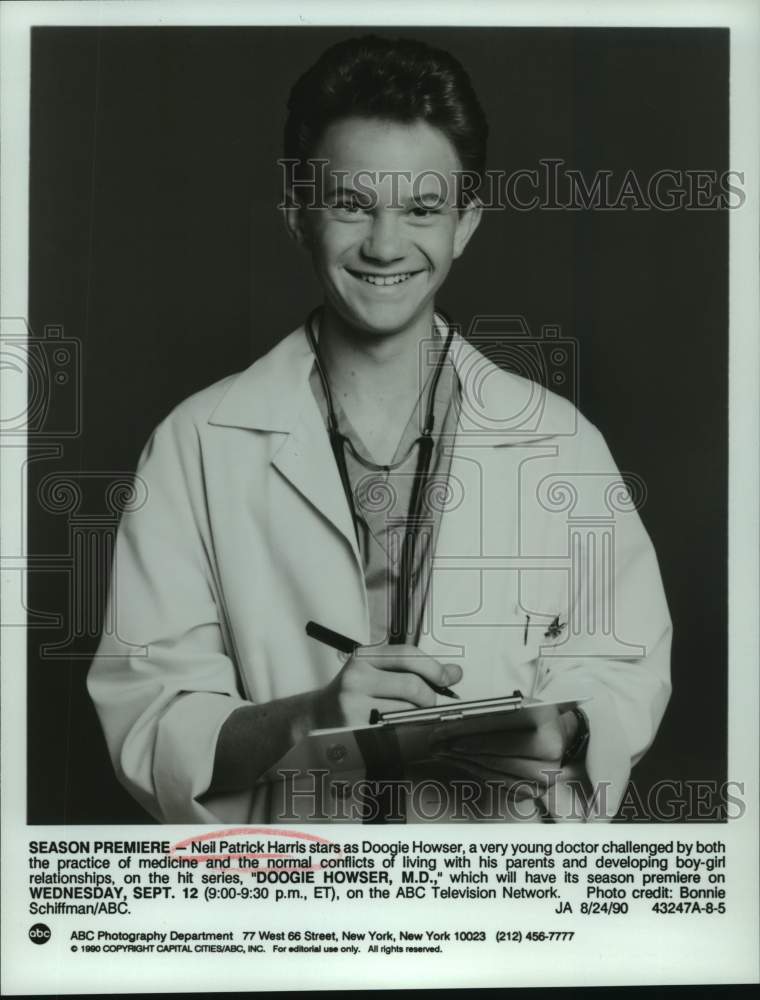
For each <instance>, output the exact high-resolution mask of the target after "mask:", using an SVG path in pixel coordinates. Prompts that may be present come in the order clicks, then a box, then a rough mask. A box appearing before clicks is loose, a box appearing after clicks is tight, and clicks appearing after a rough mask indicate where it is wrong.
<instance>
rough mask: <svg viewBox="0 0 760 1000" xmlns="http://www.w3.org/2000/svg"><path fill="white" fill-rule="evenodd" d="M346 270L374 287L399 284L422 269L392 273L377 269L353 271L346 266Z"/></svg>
mask: <svg viewBox="0 0 760 1000" xmlns="http://www.w3.org/2000/svg"><path fill="white" fill-rule="evenodd" d="M346 270H347V271H348V273H349V274H350V275H351V277H352V278H357V279H358V280H360V281H363V282H365V283H366V284H368V285H375V286H376V287H384V286H388V285H401V284H403V283H404V282H406V281H408V280H409V279H410V278H413V277H414V276H415V275H417V274H422V270H418V271H396V272H394V273H392V274H387V273H382V272H379V271H354V270H352V269H351V268H350V267H347V268H346Z"/></svg>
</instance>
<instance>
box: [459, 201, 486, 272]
mask: <svg viewBox="0 0 760 1000" xmlns="http://www.w3.org/2000/svg"><path fill="white" fill-rule="evenodd" d="M482 216H483V205H482V203H481V202H480V201H478V199H477V198H473V199H472V201H469V202H468V203H467V204H466V205H465V206H464V208H460V210H459V218H458V219H457V227H456V230H455V231H454V254H453V256H454V259H456V258H457V257H459V256H461V254H462V253H464V248H465V247H466V246H467V244H468V243H469V242H470V238H471V237H472V234H473V233H474V232H475V230H476V229H477V228H478V226H479V225H480V220H481V218H482Z"/></svg>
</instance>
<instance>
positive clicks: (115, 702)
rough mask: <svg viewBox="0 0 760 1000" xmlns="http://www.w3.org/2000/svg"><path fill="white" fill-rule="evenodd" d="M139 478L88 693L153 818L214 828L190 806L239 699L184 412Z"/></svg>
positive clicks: (206, 809) (203, 786)
mask: <svg viewBox="0 0 760 1000" xmlns="http://www.w3.org/2000/svg"><path fill="white" fill-rule="evenodd" d="M137 476H138V477H139V484H140V486H141V488H143V487H144V490H145V493H146V495H145V497H144V501H143V502H142V504H141V506H139V509H135V510H132V511H127V512H126V513H124V515H123V517H122V521H121V524H120V527H119V531H118V535H117V540H116V545H115V552H114V558H113V566H112V573H111V586H110V593H109V598H108V609H107V613H106V619H105V620H106V622H107V623H109V625H108V627H107V628H106V629H104V633H103V635H102V638H101V641H100V644H99V647H98V650H97V653H96V656H95V658H94V661H93V663H92V666H91V668H90V672H89V676H88V682H87V683H88V689H89V692H90V695H91V697H92V699H93V701H94V703H95V707H96V709H97V712H98V715H99V718H100V721H101V724H102V727H103V731H104V734H105V737H106V742H107V744H108V749H109V752H110V755H111V759H112V762H113V765H114V769H115V771H116V775H117V777H118V778H119V780H120V781H121V783H122V784H123V785H124V786H125V787H126V788H127V790H128V791H129V792H130V793H131V794H132V795H133V796H134V797H135V798H136V799H137V800H138V802H140V804H141V805H142V806H143V807H144V808H145V809H147V810H148V812H150V813H151V814H152V815H153V816H154V817H156V818H157V819H158V820H159V821H161V822H167V823H168V822H175V823H183V822H196V821H200V822H213V821H215V820H216V816H215V815H214V813H213V811H212V808H213V803H209V802H208V801H207V802H206V805H201V804H200V803H199V801H198V798H199V797H200V796H202V795H203V793H204V792H205V791H206V790H207V789H208V786H209V783H210V781H211V774H212V770H213V763H214V755H215V749H216V741H217V738H218V735H219V731H220V729H221V727H222V725H223V723H224V722H225V720H226V719H227V717H228V716H229V715H230V714H231V713H232V712H233V711H234V710H235V709H236V708H238V707H239V706H240V705H242V704H245V703H246V701H245V699H244V698H243V696H242V693H241V692H240V691H239V689H238V681H237V671H236V669H235V665H234V663H233V662H232V659H231V657H230V655H229V654H228V650H227V649H226V644H225V638H224V626H223V622H222V621H221V620H220V619H221V616H220V607H221V602H220V600H219V596H218V593H217V587H216V583H215V579H214V573H213V552H212V546H211V540H210V537H209V533H208V527H207V520H206V517H205V507H204V502H203V497H204V489H203V481H202V466H201V460H200V449H199V446H198V440H197V431H196V428H195V426H194V423H193V421H192V420H191V419H189V418H188V417H187V416H183V411H182V409H181V408H180V410H179V412H178V411H175V412H174V414H172V415H170V416H169V417H168V418H167V419H166V420H165V421H164V422H163V423H162V424H161V425H159V427H158V428H157V430H156V431H155V432H154V434H153V436H152V437H151V439H150V441H149V442H148V444H147V445H146V447H145V450H144V451H143V454H142V456H141V458H140V461H139V464H138V469H137ZM140 492H141V490H138V494H139V493H140ZM243 812H244V810H243Z"/></svg>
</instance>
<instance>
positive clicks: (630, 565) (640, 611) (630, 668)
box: [538, 421, 672, 819]
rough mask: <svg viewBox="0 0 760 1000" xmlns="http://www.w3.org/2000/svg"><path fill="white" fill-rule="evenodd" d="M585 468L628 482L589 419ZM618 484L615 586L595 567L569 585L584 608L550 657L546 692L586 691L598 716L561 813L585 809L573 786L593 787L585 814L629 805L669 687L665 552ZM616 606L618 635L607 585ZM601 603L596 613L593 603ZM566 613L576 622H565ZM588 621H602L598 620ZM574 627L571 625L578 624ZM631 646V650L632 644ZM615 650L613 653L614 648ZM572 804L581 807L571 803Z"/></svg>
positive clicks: (570, 776) (591, 479)
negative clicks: (606, 613)
mask: <svg viewBox="0 0 760 1000" xmlns="http://www.w3.org/2000/svg"><path fill="white" fill-rule="evenodd" d="M581 426H582V435H581V448H580V455H579V458H578V465H577V466H576V468H578V469H579V470H580V471H581V476H580V482H581V484H583V485H584V486H585V487H588V488H594V487H598V485H599V484H600V483H601V484H605V483H607V484H609V483H612V482H613V481H614V480H617V481H618V482H622V479H621V477H620V473H619V472H618V469H617V466H616V465H615V462H614V460H613V458H612V456H611V454H610V452H609V450H608V448H607V445H606V443H605V441H604V439H603V438H602V436H601V434H600V433H599V432H598V431H597V430H596V428H594V427H593V426H591V425H590V424H588V423H587V422H586V421H582V424H581ZM615 494H617V496H618V497H620V492H619V491H616V490H615V489H614V488H613V489H612V490H611V492H609V493H608V494H607V497H606V500H607V502H608V503H611V505H612V508H613V516H612V519H611V522H610V524H611V527H612V532H613V533H612V538H613V542H612V546H611V548H612V559H613V567H614V569H613V572H612V574H611V584H607V583H606V582H605V581H604V579H601V580H600V579H599V573H594V572H593V569H592V568H591V567H590V566H589V565H588V564H586V565H585V567H584V571H582V572H579V573H575V574H574V576H575V578H576V579H575V580H574V581H573V583H572V584H570V585H569V586H568V596H569V608H568V619H569V618H570V617H571V616H572V614H573V607H576V608H579V609H582V610H583V613H582V614H581V615H579V616H578V618H579V619H580V622H581V627H580V629H579V630H578V629H576V630H575V631H576V633H577V634H576V635H574V636H571V637H568V639H569V641H567V642H565V644H564V645H563V646H562V647H561V648H558V649H557V652H559V653H561V654H562V655H561V656H559V657H557V656H551V655H549V656H546V657H545V658H544V659H543V662H542V664H541V669H542V674H543V677H544V682H543V686H542V687H541V689H540V692H539V694H538V696H539V697H540V698H542V699H544V700H555V699H556V700H561V699H563V698H565V697H567V698H573V697H576V696H577V695H578V694H586V695H587V696H588V698H589V700H588V701H587V702H586V703H585V704H584V705H583V709H584V711H585V712H586V715H587V716H588V720H589V730H590V739H589V743H588V747H587V751H586V758H585V773H584V769H583V766H582V765H581V766H580V767H579V766H578V765H575V766H568V767H567V768H566V769H565V773H563V776H562V778H561V779H560V781H559V782H558V785H557V789H556V792H555V799H556V802H557V804H558V806H557V812H558V814H560V815H561V814H562V813H563V812H567V810H568V808H570V816H572V815H575V814H576V813H577V808H578V807H577V801H578V800H577V796H575V799H572V797H571V796H568V795H567V792H568V783H569V782H570V781H576V787H577V782H578V781H584V782H586V784H587V789H588V785H589V784H590V792H591V798H590V800H589V802H588V804H587V806H588V807H587V810H586V816H585V818H586V819H611V818H612V817H613V816H614V815H615V813H616V812H617V809H618V808H619V806H620V802H621V799H622V797H623V795H624V792H625V789H626V787H627V783H628V780H629V777H630V771H631V767H632V766H633V765H634V764H635V763H636V761H638V760H639V759H640V758H641V756H642V755H643V754H644V753H645V751H646V750H647V749H648V747H649V746H650V745H651V744H652V742H653V740H654V738H655V736H656V734H657V730H658V727H659V725H660V722H661V720H662V717H663V714H664V712H665V708H666V706H667V703H668V700H669V697H670V691H671V684H670V646H671V635H672V624H671V619H670V614H669V611H668V605H667V601H666V597H665V593H664V590H663V586H662V580H661V576H660V570H659V566H658V562H657V556H656V554H655V551H654V547H653V545H652V543H651V541H650V539H649V536H648V534H647V532H646V530H645V528H644V526H643V524H642V522H641V519H640V517H639V515H638V513H637V511H636V510H635V509H633V507H631V509H628V510H626V509H625V507H626V504H625V503H624V502H623V503H622V504H621V505H620V506H621V507H622V508H623V509H620V508H618V509H616V510H615V509H614V507H615V504H614V501H613V499H612V498H613V497H614V495H615ZM605 587H606V589H607V599H608V600H609V601H610V606H611V608H612V609H613V634H612V635H609V634H605V632H604V628H603V627H602V624H601V621H600V617H601V616H600V615H599V613H598V609H599V607H600V604H601V601H602V594H601V589H602V588H605ZM589 608H596V609H597V613H596V615H595V616H594V615H592V616H590V617H589V615H588V614H587V609H589ZM566 620H567V619H566ZM589 621H591V622H592V623H593V624H592V626H590V625H589ZM570 631H572V629H571V630H570ZM626 644H630V647H631V648H630V651H628V650H627V649H626V648H625V645H626ZM611 647H623V648H613V653H614V655H609V651H610V648H611ZM571 801H572V806H571Z"/></svg>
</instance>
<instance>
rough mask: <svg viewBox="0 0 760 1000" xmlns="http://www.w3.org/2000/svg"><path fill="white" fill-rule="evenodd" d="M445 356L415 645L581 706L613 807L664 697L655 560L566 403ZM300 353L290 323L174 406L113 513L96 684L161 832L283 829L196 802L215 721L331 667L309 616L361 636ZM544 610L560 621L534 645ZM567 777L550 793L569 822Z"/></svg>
mask: <svg viewBox="0 0 760 1000" xmlns="http://www.w3.org/2000/svg"><path fill="white" fill-rule="evenodd" d="M452 358H453V360H454V364H455V367H456V369H457V372H458V375H459V378H460V381H461V384H462V390H463V403H462V411H461V415H460V421H459V427H458V431H457V436H456V439H455V440H454V442H452V444H451V447H452V448H453V459H452V465H451V481H450V491H449V493H450V495H449V497H448V503H447V506H446V509H445V512H444V513H443V516H442V520H441V527H440V534H439V539H438V545H437V548H436V553H435V561H434V567H433V574H432V581H431V587H430V593H429V595H428V601H427V606H426V609H425V614H424V619H423V634H422V638H421V640H420V647H421V648H422V649H423V650H425V651H426V652H428V653H430V654H432V655H435V656H438V657H440V658H442V659H444V660H447V661H453V662H458V663H460V664H461V666H462V668H463V672H464V676H463V680H462V681H461V683H460V684H459V685H458V686H457V690H458V693H459V694H460V695H461V696H462V697H463V698H478V697H486V696H492V695H497V694H504V693H510V692H511V691H512V690H513V689H514V688H519V689H520V690H521V691H523V692H524V693H525V694H534V695H536V696H538V697H540V698H541V699H545V700H555V699H562V698H565V697H567V698H573V697H576V696H578V695H587V696H589V697H590V700H589V701H588V702H586V704H585V709H586V713H587V715H588V717H589V720H590V731H591V738H590V743H589V746H588V750H587V755H586V771H587V775H588V778H589V779H590V780H591V782H592V783H599V782H602V783H604V796H603V797H602V798H601V799H600V800H599V803H598V808H597V810H596V813H597V814H598V815H599V816H600V817H604V816H605V815H607V816H611V815H612V814H614V812H615V810H616V808H617V805H618V803H619V801H620V797H621V794H622V792H623V790H624V788H625V785H626V782H627V779H628V776H629V773H630V767H631V764H632V763H635V761H636V760H637V759H638V758H639V757H640V756H641V755H642V754H643V753H644V752H645V751H646V749H647V748H648V747H649V745H650V744H651V742H652V740H653V738H654V736H655V734H656V732H657V728H658V725H659V723H660V720H661V718H662V714H663V712H664V709H665V706H666V704H667V700H668V697H669V693H670V682H669V656H670V637H671V623H670V618H669V614H668V609H667V604H666V600H665V597H664V594H663V590H662V585H661V581H660V574H659V570H658V566H657V560H656V556H655V553H654V551H653V548H652V545H651V543H650V541H649V538H648V536H647V534H646V532H645V530H644V528H643V526H642V524H641V521H640V519H639V517H638V515H637V513H636V512H635V511H634V510H632V509H630V510H626V509H625V506H626V505H625V502H624V501H625V497H624V495H623V494H622V491H621V490H620V482H621V480H620V475H619V473H618V471H617V469H616V467H615V464H614V462H613V460H612V458H611V457H610V454H609V452H608V450H607V447H606V445H605V443H604V441H603V439H602V437H601V435H600V434H599V432H598V431H597V430H596V429H595V428H594V427H593V426H592V425H591V424H589V423H588V421H586V420H585V419H584V418H583V417H582V416H581V415H580V414H579V413H578V411H577V410H576V409H575V408H574V407H573V406H571V405H570V404H569V403H567V402H565V401H564V400H563V399H561V398H560V397H558V396H556V395H554V394H552V393H549V392H546V391H545V390H543V389H540V388H539V387H538V386H537V385H535V384H534V383H532V382H529V381H527V380H525V379H522V378H520V377H518V376H516V375H512V374H508V373H506V372H504V371H502V370H500V369H499V368H497V367H496V366H494V365H493V364H492V363H491V362H489V361H488V360H486V359H485V358H484V357H483V355H481V354H480V353H479V352H477V351H476V350H475V349H474V348H473V347H472V346H471V345H469V344H468V343H467V342H466V341H464V340H463V339H461V338H459V337H456V338H455V339H454V342H453V344H452ZM312 363H313V356H312V354H311V351H310V349H309V346H308V343H307V340H306V337H305V335H304V330H303V328H299V329H298V330H296V331H294V332H293V333H292V334H290V336H288V337H287V338H286V339H285V340H284V341H282V342H281V343H280V344H278V345H277V346H276V347H275V348H274V349H273V350H272V351H271V352H270V353H269V354H267V355H266V356H265V357H263V358H261V359H260V360H259V361H257V362H256V363H255V364H253V365H252V366H251V367H249V368H248V369H246V370H245V371H243V372H242V373H240V374H238V375H234V376H231V377H228V378H226V379H223V380H222V381H221V382H218V383H216V384H215V385H212V386H210V387H209V388H207V389H204V390H203V391H201V392H199V393H197V394H196V395H194V396H192V397H191V398H189V399H187V400H185V401H184V402H183V403H181V404H180V405H179V406H178V407H176V409H175V410H174V411H173V412H172V413H171V414H170V415H169V416H168V417H167V418H166V419H165V420H164V421H163V422H162V423H161V424H160V425H159V427H158V428H157V429H156V431H155V432H154V434H153V435H152V437H151V439H150V441H149V442H148V444H147V446H146V448H145V450H144V452H143V454H142V456H141V459H140V463H139V466H138V475H139V476H140V477H141V478H142V480H143V481H144V484H145V486H146V488H147V499H146V500H145V502H144V503H143V504H142V506H141V507H140V508H139V509H138V510H135V511H133V512H129V513H126V514H125V515H124V516H123V519H122V523H121V526H120V529H119V534H118V539H117V544H116V550H115V557H114V566H113V576H112V582H111V592H110V597H109V602H110V613H109V615H108V616H107V620H112V619H113V620H115V628H114V629H111V630H110V631H109V632H107V633H104V635H103V637H102V640H101V643H100V646H99V648H98V651H97V655H96V657H95V660H94V662H93V665H92V668H91V671H90V674H89V678H88V687H89V690H90V694H91V696H92V698H93V700H94V702H95V705H96V708H97V711H98V714H99V717H100V720H101V723H102V725H103V729H104V732H105V736H106V740H107V743H108V748H109V751H110V754H111V758H112V761H113V764H114V768H115V770H116V774H117V776H118V778H119V780H120V781H121V782H122V783H123V784H124V785H125V787H126V788H127V789H128V790H129V791H130V792H131V793H132V795H133V796H134V797H135V798H136V799H137V800H138V801H139V802H140V803H141V804H142V805H143V806H144V807H145V808H146V809H147V810H148V811H149V812H150V813H152V814H153V815H154V816H155V817H156V818H158V819H159V820H161V821H163V822H167V823H168V822H173V823H182V822H201V823H219V822H220V821H223V822H262V821H263V822H266V821H272V820H274V818H275V817H272V816H269V815H267V809H268V808H269V806H268V805H267V803H268V801H269V800H268V798H267V796H266V794H264V792H263V791H262V790H261V789H259V790H253V791H251V792H250V793H247V792H246V793H240V794H235V795H224V796H221V795H220V796H214V797H209V796H206V797H205V798H204V797H203V796H204V792H206V790H207V788H208V785H209V783H210V779H211V773H212V768H213V762H214V752H215V746H216V741H217V737H218V734H219V731H220V728H221V727H222V725H223V723H224V721H225V720H226V719H227V717H228V716H229V715H230V713H231V712H233V711H234V710H235V709H236V708H238V707H239V706H241V705H243V704H245V703H250V702H254V703H265V702H268V701H270V700H272V699H276V698H283V697H287V696H289V695H293V694H297V693H300V692H304V691H308V690H313V689H315V688H317V687H319V686H322V685H324V684H326V683H327V682H328V681H330V679H331V678H332V677H333V676H334V675H335V673H336V672H337V671H338V670H339V669H340V667H341V665H342V661H341V659H340V657H339V655H338V654H336V653H335V652H334V651H333V650H331V649H329V648H327V647H325V646H323V645H321V644H318V643H316V642H315V641H314V640H312V639H310V638H308V637H307V636H306V634H305V632H304V624H305V623H306V622H307V621H308V620H310V619H313V620H316V621H318V622H321V623H323V624H325V625H328V626H329V627H331V628H333V629H335V630H337V631H339V632H342V633H344V634H346V635H349V636H352V637H354V638H356V639H357V640H359V641H360V642H366V641H367V640H368V637H369V620H368V610H367V600H366V593H365V587H364V580H363V574H362V568H361V561H360V557H359V553H358V551H357V547H356V542H355V538H354V533H353V528H352V524H351V518H350V515H349V510H348V506H347V504H346V500H345V497H344V494H343V491H342V487H341V483H340V479H339V476H338V472H337V468H336V466H335V461H334V458H333V455H332V452H331V450H330V445H329V440H328V436H327V433H326V430H325V427H324V424H323V421H322V419H321V417H320V413H319V410H318V407H317V403H316V401H315V399H314V397H313V394H312V392H311V389H310V387H309V384H308V376H309V372H310V370H311V366H312ZM616 484H617V485H616ZM617 508H622V509H617ZM595 532H596V534H595ZM605 538H606V539H607V540H606V541H605V540H604V539H605ZM589 539H591V540H589ZM571 552H574V553H575V557H576V558H575V559H574V560H572V561H571V560H570V558H569V557H570V554H571ZM601 563H604V565H606V566H607V567H609V569H608V570H599V572H597V573H594V572H591V571H590V568H589V567H591V566H592V565H598V564H599V565H600V564H601ZM604 593H607V594H609V595H611V597H610V600H607V601H606V603H605V601H604V600H603V597H602V595H603V594H604ZM527 615H530V626H529V627H528V628H527V630H526V628H525V625H526V622H527V617H526V616H527ZM555 616H559V621H560V624H563V625H565V628H564V629H563V630H562V632H561V634H560V635H558V636H557V635H555V636H551V635H550V636H548V637H547V636H546V634H545V633H546V631H547V630H548V627H549V625H550V624H551V622H552V621H553V620H554V618H555ZM526 636H527V638H526ZM571 776H572V768H567V769H566V773H565V774H564V775H563V779H560V781H559V782H558V784H557V790H558V794H556V795H555V799H554V801H553V804H552V805H551V808H552V809H553V811H554V812H555V813H556V814H557V815H558V816H562V815H563V808H566V806H567V801H568V800H564V799H563V793H562V789H563V787H565V788H566V785H567V782H566V781H565V783H564V786H563V780H564V779H566V778H568V777H571ZM199 798H203V802H202V803H201V802H199V801H198V800H199ZM563 801H564V802H565V805H564V806H563ZM592 814H594V811H593V810H592Z"/></svg>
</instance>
